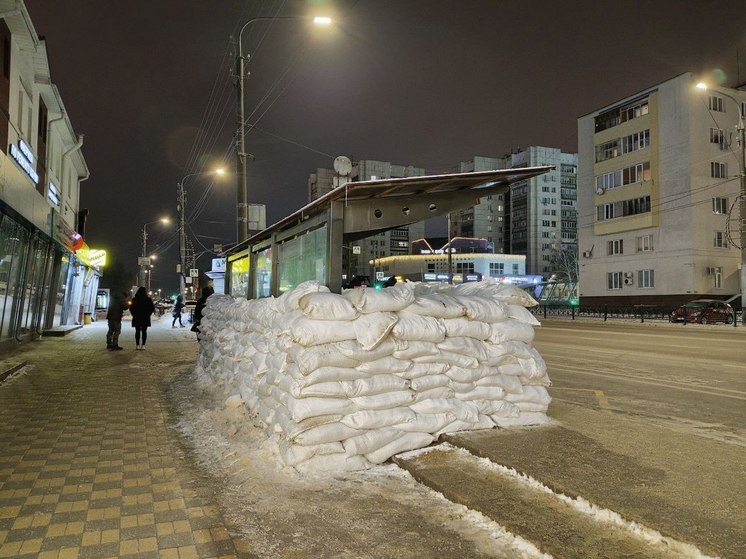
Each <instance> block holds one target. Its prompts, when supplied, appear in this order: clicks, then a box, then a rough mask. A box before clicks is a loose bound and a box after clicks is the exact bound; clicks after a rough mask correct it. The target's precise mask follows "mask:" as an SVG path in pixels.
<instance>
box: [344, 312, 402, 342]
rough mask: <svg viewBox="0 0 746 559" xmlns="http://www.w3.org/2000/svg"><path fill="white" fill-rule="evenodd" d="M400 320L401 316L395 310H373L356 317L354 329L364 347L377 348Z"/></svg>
mask: <svg viewBox="0 0 746 559" xmlns="http://www.w3.org/2000/svg"><path fill="white" fill-rule="evenodd" d="M398 320H399V317H398V316H397V315H396V313H393V312H372V313H368V314H363V315H360V316H359V317H358V318H357V319H355V321H354V322H353V323H352V326H353V328H352V330H353V332H354V333H355V338H356V339H357V341H358V342H360V345H361V346H362V347H363V349H366V350H370V349H375V347H376V346H378V345H379V344H380V343H381V342H383V341H384V340H385V339H386V336H388V335H389V332H391V329H392V328H394V326H395V325H396V323H397V321H398Z"/></svg>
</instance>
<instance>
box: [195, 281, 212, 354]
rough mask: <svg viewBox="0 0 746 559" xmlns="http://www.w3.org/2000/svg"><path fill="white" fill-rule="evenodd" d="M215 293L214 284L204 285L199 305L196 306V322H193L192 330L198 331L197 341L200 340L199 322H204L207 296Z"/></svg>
mask: <svg viewBox="0 0 746 559" xmlns="http://www.w3.org/2000/svg"><path fill="white" fill-rule="evenodd" d="M213 293H215V290H214V289H213V288H212V286H210V285H207V286H205V287H203V288H202V293H201V295H200V298H199V299H197V306H196V307H194V324H192V332H197V341H199V333H200V329H199V324H200V322H202V311H203V310H204V309H205V305H206V304H207V298H208V297H209V296H210V295H212V294H213Z"/></svg>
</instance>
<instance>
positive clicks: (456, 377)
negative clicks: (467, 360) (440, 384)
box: [445, 365, 485, 383]
mask: <svg viewBox="0 0 746 559" xmlns="http://www.w3.org/2000/svg"><path fill="white" fill-rule="evenodd" d="M484 370H485V369H484V368H483V367H477V368H466V367H459V366H457V365H452V366H450V367H449V368H448V369H446V371H445V374H446V375H448V378H450V379H451V380H452V381H454V382H470V383H474V382H476V381H477V380H478V379H480V378H482V375H483V374H484Z"/></svg>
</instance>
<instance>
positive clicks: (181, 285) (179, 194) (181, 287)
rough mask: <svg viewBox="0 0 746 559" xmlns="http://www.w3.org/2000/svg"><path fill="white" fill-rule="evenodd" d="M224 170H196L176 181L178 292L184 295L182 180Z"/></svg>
mask: <svg viewBox="0 0 746 559" xmlns="http://www.w3.org/2000/svg"><path fill="white" fill-rule="evenodd" d="M224 173H225V171H224V170H223V169H221V168H219V169H215V170H214V171H198V172H196V173H189V174H188V175H184V176H183V177H181V180H180V181H179V182H177V183H176V187H177V189H176V196H177V197H176V202H177V205H176V209H177V210H178V212H179V293H181V296H182V297H184V295H185V283H186V281H185V274H186V260H187V258H186V191H185V190H184V181H185V180H186V179H188V178H189V177H193V176H196V175H212V174H214V175H222V174H224Z"/></svg>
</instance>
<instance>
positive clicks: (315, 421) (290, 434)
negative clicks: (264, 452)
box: [274, 406, 343, 441]
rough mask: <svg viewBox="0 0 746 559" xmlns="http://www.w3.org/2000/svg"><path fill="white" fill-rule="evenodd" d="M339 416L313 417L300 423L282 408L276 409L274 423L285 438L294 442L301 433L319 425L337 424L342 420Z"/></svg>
mask: <svg viewBox="0 0 746 559" xmlns="http://www.w3.org/2000/svg"><path fill="white" fill-rule="evenodd" d="M342 417H343V416H342V415H341V414H331V415H317V416H315V417H309V418H308V419H304V420H302V421H295V420H294V419H293V418H292V417H290V412H289V411H288V409H287V407H285V406H283V407H280V408H278V409H277V411H276V412H275V417H274V419H275V422H276V423H277V424H278V425H279V426H280V427H281V429H282V432H283V433H285V438H286V439H288V440H290V441H292V440H295V438H296V437H298V436H299V435H300V434H301V433H304V432H306V431H308V430H310V429H313V428H314V427H318V426H319V425H328V424H330V423H337V422H338V421H341V420H342Z"/></svg>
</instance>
